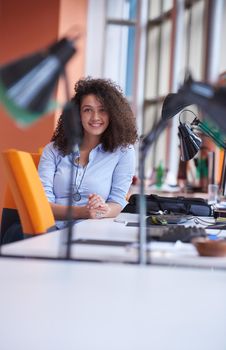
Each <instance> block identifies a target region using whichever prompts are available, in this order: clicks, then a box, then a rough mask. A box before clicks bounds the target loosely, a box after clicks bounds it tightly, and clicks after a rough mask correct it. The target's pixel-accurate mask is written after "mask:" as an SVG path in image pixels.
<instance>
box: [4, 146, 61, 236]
mask: <svg viewBox="0 0 226 350" xmlns="http://www.w3.org/2000/svg"><path fill="white" fill-rule="evenodd" d="M2 158H3V163H4V168H5V171H6V175H7V181H8V185H9V189H10V191H11V194H12V195H10V191H9V190H8V194H7V191H6V200H5V203H4V207H10V208H15V209H17V210H18V213H19V218H20V222H21V224H22V228H23V233H24V234H40V233H45V232H47V231H48V230H50V229H51V228H52V227H54V225H55V220H54V217H53V213H52V210H51V207H50V204H49V202H48V200H47V197H46V195H45V192H44V189H43V187H42V183H41V181H40V178H39V176H38V172H37V169H36V166H37V164H38V162H39V158H40V154H37V153H35V154H30V153H28V152H22V151H18V150H15V149H10V150H7V151H4V152H2ZM32 158H33V159H32ZM35 164H36V165H35ZM7 202H8V203H7ZM7 204H8V205H7Z"/></svg>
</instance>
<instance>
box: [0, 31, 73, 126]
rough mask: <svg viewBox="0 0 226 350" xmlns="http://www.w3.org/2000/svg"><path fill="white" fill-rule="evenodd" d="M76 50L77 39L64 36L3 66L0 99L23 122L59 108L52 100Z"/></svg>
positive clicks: (0, 74) (25, 122) (1, 68)
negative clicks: (60, 78)
mask: <svg viewBox="0 0 226 350" xmlns="http://www.w3.org/2000/svg"><path fill="white" fill-rule="evenodd" d="M75 52H76V49H75V45H74V41H73V40H70V39H67V38H63V39H61V40H60V41H58V42H56V43H53V44H52V45H50V46H49V47H47V48H46V49H45V50H42V51H39V52H37V53H35V54H32V55H30V56H25V57H23V58H21V59H18V60H15V61H13V62H10V63H7V64H6V65H3V66H1V67H0V100H1V102H2V104H3V105H4V106H5V108H6V109H7V110H8V111H9V113H10V115H11V116H12V117H13V118H14V119H15V120H16V121H17V122H18V123H19V124H20V125H27V124H29V123H32V122H34V121H35V120H37V119H38V118H40V117H41V116H42V115H43V114H46V113H48V112H50V111H53V110H54V109H55V108H56V103H54V102H53V101H52V102H51V101H50V99H51V97H52V95H53V92H54V89H55V87H56V83H57V81H58V79H59V77H60V75H61V74H63V73H64V67H65V65H66V64H67V62H68V61H69V59H70V58H71V57H72V56H73V55H74V53H75Z"/></svg>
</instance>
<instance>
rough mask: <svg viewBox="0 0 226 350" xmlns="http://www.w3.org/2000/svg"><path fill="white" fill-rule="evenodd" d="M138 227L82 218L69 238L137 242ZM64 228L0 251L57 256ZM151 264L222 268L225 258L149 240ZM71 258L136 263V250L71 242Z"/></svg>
mask: <svg viewBox="0 0 226 350" xmlns="http://www.w3.org/2000/svg"><path fill="white" fill-rule="evenodd" d="M137 234H138V228H137V227H128V226H125V225H124V224H122V223H118V222H114V221H113V219H102V220H84V221H82V222H80V223H79V224H77V225H75V226H74V230H73V237H74V238H83V239H103V240H116V241H130V242H136V241H137ZM65 236H66V230H62V231H56V232H52V233H49V234H46V235H42V236H39V237H35V238H32V239H27V240H24V241H21V242H17V243H13V244H8V245H5V246H3V247H2V253H3V254H16V255H31V256H43V257H48V256H50V257H57V256H59V254H60V247H62V241H63V239H65ZM149 255H150V259H151V261H152V263H156V264H168V265H171V266H175V265H176V266H190V267H192V266H196V267H209V268H224V269H226V257H225V258H212V257H210V258H209V257H200V256H198V253H197V251H196V249H195V247H194V246H193V245H192V244H182V243H176V244H171V243H158V242H152V243H151V253H150V254H149ZM72 257H75V258H78V259H94V260H95V259H100V258H101V259H102V260H105V261H113V262H117V261H118V262H122V261H125V259H126V261H129V262H136V261H137V260H138V255H137V249H136V248H134V247H126V248H125V247H113V246H97V245H80V244H74V245H73V248H72Z"/></svg>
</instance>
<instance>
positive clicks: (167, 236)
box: [148, 225, 207, 243]
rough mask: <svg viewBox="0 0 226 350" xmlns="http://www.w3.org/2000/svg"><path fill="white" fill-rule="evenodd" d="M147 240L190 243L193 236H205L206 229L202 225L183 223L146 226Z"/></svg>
mask: <svg viewBox="0 0 226 350" xmlns="http://www.w3.org/2000/svg"><path fill="white" fill-rule="evenodd" d="M148 237H149V238H148V240H149V241H151V240H152V239H154V240H158V241H161V242H176V241H181V242H184V243H190V242H191V241H192V239H193V238H195V237H207V234H206V231H205V229H204V228H202V227H197V226H189V227H185V226H183V225H169V226H164V225H162V226H157V225H152V226H149V227H148Z"/></svg>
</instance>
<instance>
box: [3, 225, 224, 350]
mask: <svg viewBox="0 0 226 350" xmlns="http://www.w3.org/2000/svg"><path fill="white" fill-rule="evenodd" d="M118 225H119V226H118ZM94 228H95V229H94ZM136 231H137V230H136V228H134V227H130V228H129V230H128V227H125V226H123V225H122V224H119V223H113V222H112V220H110V219H109V220H108V219H105V220H100V221H99V220H98V221H94V220H87V221H84V222H81V223H80V224H79V225H77V227H76V232H75V235H76V236H77V238H79V237H83V238H84V237H85V236H86V238H90V237H91V238H94V237H95V238H97V237H99V238H105V239H107V238H109V239H112V236H113V235H114V236H118V238H120V239H125V238H127V239H128V238H131V240H133V239H134V238H135V235H136ZM62 236H65V232H64V231H61V232H60V231H58V232H53V233H49V234H46V235H43V236H40V237H37V238H34V239H28V240H25V241H23V242H18V243H14V244H11V245H8V246H5V247H3V249H2V251H3V252H5V253H11V254H15V253H18V254H22V255H23V254H26V253H29V254H30V255H35V254H38V255H43V256H48V255H51V256H56V254H57V253H58V249H59V240H60V239H62ZM102 248H103V247H102ZM73 249H74V250H73V255H74V254H80V256H81V255H86V254H88V253H92V254H94V255H95V254H97V255H98V256H99V255H100V254H103V255H104V254H106V250H104V249H103V251H102V253H101V247H100V249H99V247H96V246H92V247H88V246H87V247H86V246H80V247H79V246H75V247H74V248H73ZM109 249H111V250H114V249H116V251H117V248H109ZM112 254H113V255H116V256H118V257H120V256H121V252H118V251H117V253H116V252H114V253H113V251H112ZM123 254H124V252H123ZM129 254H131V257H133V258H134V251H133V252H132V253H131V252H130V253H129ZM194 254H195V253H194ZM194 254H193V258H192V260H194V259H196V260H197V261H200V258H198V257H195V256H194ZM187 259H190V261H191V257H187ZM178 260H180V259H178ZM201 260H202V259H201ZM220 260H221V259H220ZM201 265H202V264H201ZM0 281H1V286H0V310H1V313H0V342H1V343H0V349H1V350H12V349H17V350H31V349H32V350H40V349H43V350H61V349H66V350H74V349H76V350H90V349H92V350H106V349H107V350H138V349H139V350H150V349H154V350H166V349H169V350H213V349H217V350H225V349H226V335H225V325H226V298H225V295H226V271H225V270H216V269H215V270H213V269H199V268H196V269H190V268H189V267H186V268H183V267H180V268H173V267H162V266H154V265H152V266H138V265H125V264H110V263H108V264H95V263H81V262H79V263H77V262H72V261H71V262H66V261H39V260H30V259H7V258H1V259H0Z"/></svg>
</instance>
